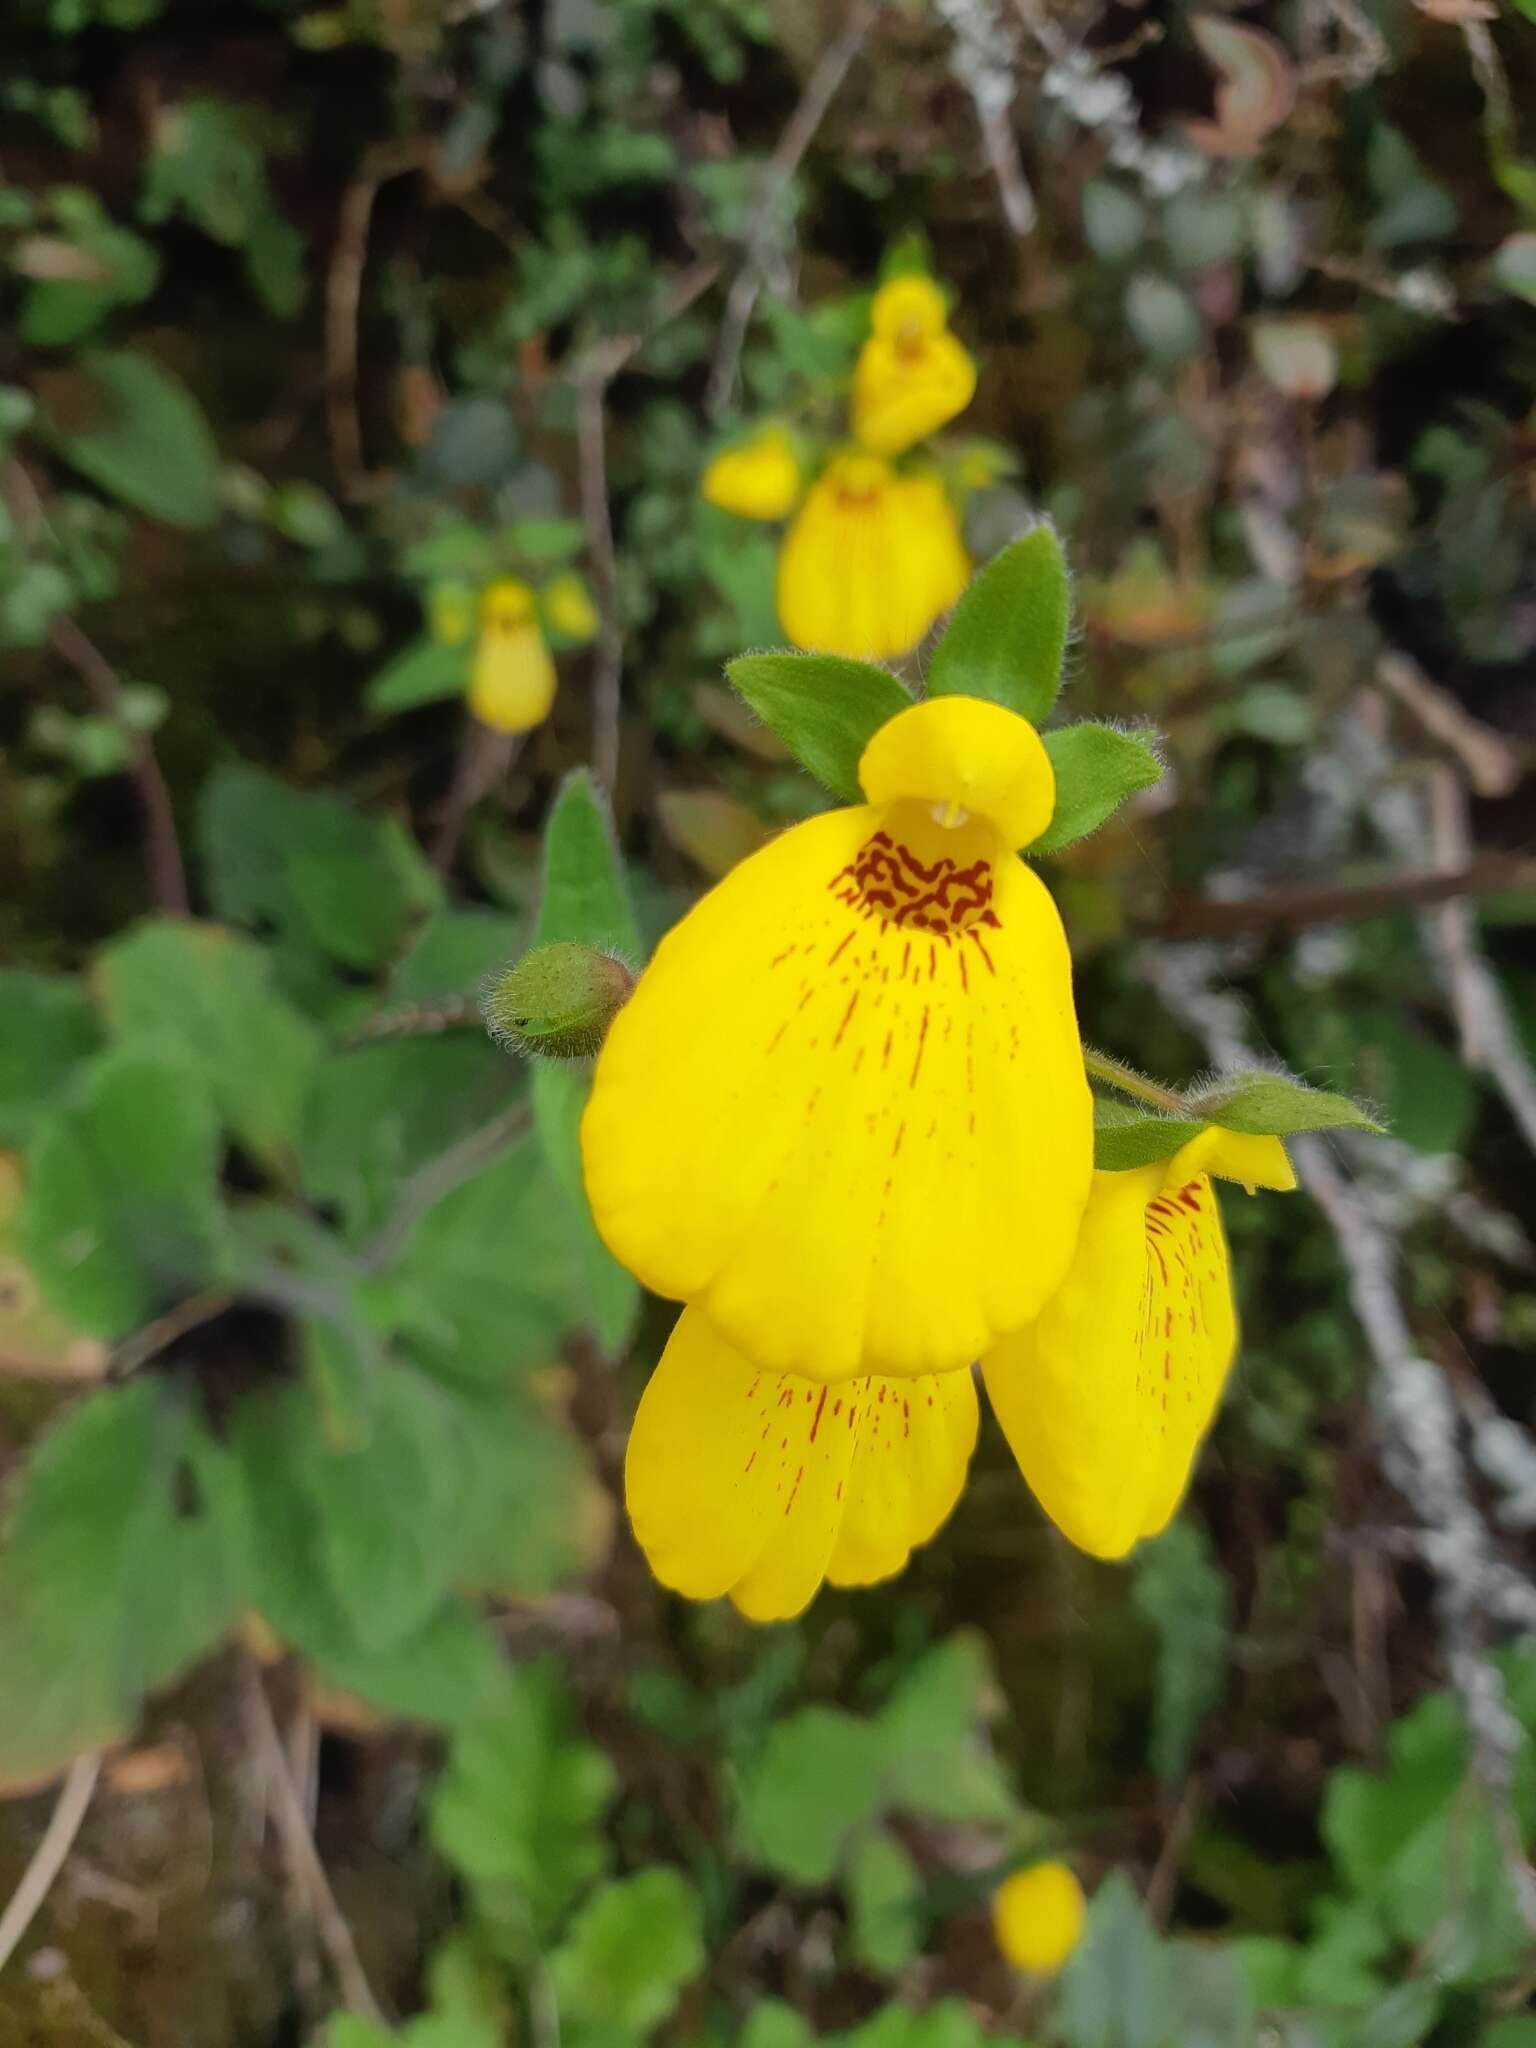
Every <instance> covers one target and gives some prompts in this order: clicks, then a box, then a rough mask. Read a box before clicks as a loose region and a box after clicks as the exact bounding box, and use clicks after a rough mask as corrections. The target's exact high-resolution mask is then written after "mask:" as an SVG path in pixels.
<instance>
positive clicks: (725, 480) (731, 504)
mask: <svg viewBox="0 0 1536 2048" xmlns="http://www.w3.org/2000/svg"><path fill="white" fill-rule="evenodd" d="M699 489H700V492H701V493H702V495H703V496H704V498H705V500H706V502H707V503H709V504H711V505H718V506H719V508H720V510H721V511H722V512H734V513H735V514H736V516H737V518H738V519H787V518H788V517H789V515H790V513H791V512H793V511H794V509H795V503H796V501H797V499H798V498H799V496H800V462H799V458H798V457H797V456H796V454H795V446H794V443H793V441H791V440H790V438H789V435H788V434H787V433H785V431H784V429H783V428H782V427H775V426H768V427H762V428H760V429H759V430H758V432H757V433H755V434H754V435H753V436H752V437H751V439H750V440H748V441H743V442H742V443H741V444H740V445H739V446H738V447H735V448H727V449H726V450H725V452H724V453H723V454H721V455H717V456H716V457H715V459H714V461H713V462H711V463H710V465H709V467H708V469H706V470H705V472H704V475H703V479H702V480H701V482H700V484H699Z"/></svg>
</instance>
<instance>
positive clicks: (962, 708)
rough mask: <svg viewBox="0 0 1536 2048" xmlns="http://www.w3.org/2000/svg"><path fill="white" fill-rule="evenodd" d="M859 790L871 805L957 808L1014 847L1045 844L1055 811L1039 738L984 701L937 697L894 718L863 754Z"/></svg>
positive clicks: (1019, 720)
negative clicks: (907, 800)
mask: <svg viewBox="0 0 1536 2048" xmlns="http://www.w3.org/2000/svg"><path fill="white" fill-rule="evenodd" d="M859 786H860V788H861V789H862V790H863V791H864V794H865V795H866V796H867V797H868V798H869V800H870V802H871V803H872V804H884V803H891V802H893V801H894V800H895V799H897V798H898V797H912V798H915V799H917V800H918V801H919V802H922V803H928V804H937V805H941V806H942V805H945V804H958V805H959V806H960V807H961V809H963V810H966V811H974V812H975V813H976V814H977V815H978V816H979V817H983V818H986V819H988V820H989V821H990V822H991V823H992V824H993V825H995V826H996V827H997V830H998V831H999V832H1000V833H1001V835H1002V837H1003V841H1004V844H1005V845H1008V846H1011V847H1012V846H1028V845H1029V843H1030V841H1031V840H1033V839H1038V838H1039V836H1040V834H1041V833H1042V832H1043V831H1044V830H1045V828H1046V826H1047V825H1048V824H1049V823H1050V821H1051V813H1052V812H1053V811H1054V810H1055V808H1056V776H1055V772H1054V770H1053V769H1052V767H1051V757H1050V755H1049V754H1047V752H1046V751H1045V748H1044V746H1043V745H1042V743H1041V739H1040V735H1039V734H1038V733H1037V732H1036V731H1035V728H1034V727H1033V726H1032V725H1031V724H1030V723H1029V721H1028V720H1027V719H1024V718H1020V717H1019V716H1018V714H1017V713H1016V712H1013V711H1006V710H1004V708H1003V706H1002V705H1001V704H990V703H988V702H986V701H985V700H984V699H983V698H980V697H959V696H955V697H930V698H928V699H926V701H925V702H923V703H921V704H913V705H911V706H910V707H909V708H908V709H907V710H905V711H898V712H897V713H896V715H895V717H894V718H888V719H887V720H886V722H885V724H884V725H882V726H881V727H880V728H879V730H878V731H877V732H876V733H875V735H874V737H873V739H871V740H870V742H869V744H868V746H867V747H865V749H864V753H863V756H862V758H861V759H860V761H859Z"/></svg>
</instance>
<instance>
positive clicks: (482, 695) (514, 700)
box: [469, 577, 555, 733]
mask: <svg viewBox="0 0 1536 2048" xmlns="http://www.w3.org/2000/svg"><path fill="white" fill-rule="evenodd" d="M554 701H555V664H554V661H553V659H552V658H551V656H550V652H549V649H548V647H547V646H546V645H545V643H544V635H543V634H542V633H541V632H540V630H539V621H538V614H537V611H536V609H535V605H534V596H533V592H532V591H531V590H530V589H529V588H528V586H527V584H526V583H518V582H516V581H515V580H514V579H513V578H511V577H503V578H502V579H501V580H500V581H499V582H496V583H491V584H488V585H487V586H486V588H485V590H484V591H483V592H482V593H481V598H480V638H479V640H478V642H477V643H476V646H475V660H474V666H473V668H472V670H471V671H470V679H469V708H470V711H471V712H472V713H473V714H474V716H475V717H476V718H478V719H479V721H480V723H481V724H482V725H488V726H490V728H491V729H492V731H493V732H506V733H513V732H529V731H531V730H532V728H533V727H534V726H536V725H542V724H543V722H544V720H545V719H546V718H548V716H549V713H550V707H551V705H552V704H553V703H554Z"/></svg>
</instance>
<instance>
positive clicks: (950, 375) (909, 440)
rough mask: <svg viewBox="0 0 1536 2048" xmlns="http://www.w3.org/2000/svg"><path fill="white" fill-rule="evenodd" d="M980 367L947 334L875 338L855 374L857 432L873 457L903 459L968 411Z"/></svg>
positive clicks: (861, 355) (862, 353)
mask: <svg viewBox="0 0 1536 2048" xmlns="http://www.w3.org/2000/svg"><path fill="white" fill-rule="evenodd" d="M975 395H976V365H975V363H974V362H973V361H972V359H971V357H970V355H969V354H968V353H967V351H966V350H965V349H964V348H963V347H962V346H961V344H960V343H959V342H958V341H957V340H956V339H955V337H954V336H953V335H952V334H951V333H949V332H948V330H947V329H945V330H942V331H940V332H939V333H937V334H933V335H919V334H918V333H916V332H911V333H901V334H897V335H895V336H890V337H887V336H884V335H880V334H872V335H871V336H870V338H869V340H868V341H866V342H865V344H864V346H863V348H862V349H861V350H860V351H859V360H858V364H857V366H856V367H855V369H854V373H853V431H854V437H855V439H856V440H857V441H858V443H859V445H860V447H862V448H867V449H868V450H869V451H870V453H871V454H872V455H900V454H902V453H903V452H904V451H905V450H906V449H908V448H911V447H913V446H914V445H915V444H916V443H917V442H919V441H921V440H923V439H924V438H925V437H926V436H927V435H929V434H932V433H935V432H937V430H938V429H939V428H940V427H942V426H947V425H948V423H949V422H950V421H951V420H952V419H954V418H955V416H956V415H957V414H958V413H962V412H964V411H965V408H966V407H967V406H968V405H969V404H970V402H971V400H972V399H973V398H974V397H975Z"/></svg>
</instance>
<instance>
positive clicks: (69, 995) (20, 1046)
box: [0, 968, 100, 1145]
mask: <svg viewBox="0 0 1536 2048" xmlns="http://www.w3.org/2000/svg"><path fill="white" fill-rule="evenodd" d="M99 1042H100V1032H99V1030H98V1028H97V1024H96V1018H95V1015H94V1013H93V1011H92V1009H91V1005H90V1002H89V1000H88V999H87V996H86V993H85V990H84V989H83V988H82V987H81V985H80V984H79V983H78V982H75V981H66V980H64V979H63V978H62V977H55V976H53V975H47V974H28V973H25V972H23V971H22V970H21V969H20V968H0V1145H19V1144H22V1143H24V1142H25V1140H26V1138H27V1136H28V1134H29V1133H30V1131H31V1130H32V1127H33V1125H34V1124H35V1123H36V1122H37V1121H38V1120H39V1119H40V1118H41V1117H42V1116H43V1115H44V1114H45V1113H46V1112H47V1110H48V1108H49V1105H50V1103H51V1102H52V1101H53V1099H54V1098H55V1097H56V1096H57V1095H58V1094H59V1093H60V1091H61V1090H62V1089H63V1088H64V1087H65V1086H66V1085H67V1083H68V1082H69V1080H70V1078H71V1076H72V1075H73V1073H74V1071H75V1069H76V1067H77V1066H78V1065H79V1064H80V1062H81V1061H82V1060H84V1059H85V1058H86V1057H87V1056H88V1055H89V1054H90V1053H92V1052H94V1051H95V1049H96V1046H97V1045H98V1044H99Z"/></svg>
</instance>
